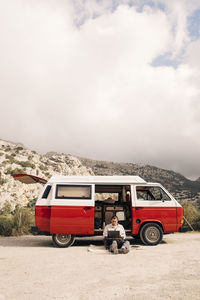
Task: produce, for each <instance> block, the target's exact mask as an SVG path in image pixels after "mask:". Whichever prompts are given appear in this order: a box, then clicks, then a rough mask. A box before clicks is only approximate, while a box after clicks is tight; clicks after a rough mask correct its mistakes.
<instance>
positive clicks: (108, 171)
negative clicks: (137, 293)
mask: <svg viewBox="0 0 200 300" xmlns="http://www.w3.org/2000/svg"><path fill="white" fill-rule="evenodd" d="M15 173H26V174H31V175H36V176H38V177H41V178H45V179H49V178H50V177H51V176H52V175H54V174H63V175H139V176H141V177H142V178H143V179H145V180H146V181H149V182H160V183H161V184H162V185H163V186H164V187H166V188H167V189H168V190H169V191H170V192H171V193H172V194H173V195H174V197H175V198H176V199H177V200H179V201H180V202H181V201H183V200H189V201H191V202H192V203H193V204H195V206H196V207H200V180H196V181H191V180H189V179H187V178H185V177H184V176H183V175H181V174H179V173H176V172H174V171H170V170H164V169H160V168H157V167H154V166H149V165H139V164H132V163H114V162H108V161H98V160H92V159H87V158H81V157H75V156H72V155H69V154H60V153H56V152H48V153H47V154H45V155H40V154H38V153H37V152H36V151H33V150H30V149H28V148H26V147H25V146H24V145H23V144H21V143H12V142H8V141H3V140H0V208H1V207H3V205H4V203H5V202H6V201H8V202H9V203H11V205H12V206H13V207H14V206H15V205H16V204H18V203H19V204H21V205H26V204H27V203H28V202H29V201H32V200H33V199H35V198H37V197H38V195H39V193H40V191H41V188H42V187H41V185H40V184H31V185H26V184H23V183H20V182H18V181H16V180H14V179H13V178H12V176H11V174H15Z"/></svg>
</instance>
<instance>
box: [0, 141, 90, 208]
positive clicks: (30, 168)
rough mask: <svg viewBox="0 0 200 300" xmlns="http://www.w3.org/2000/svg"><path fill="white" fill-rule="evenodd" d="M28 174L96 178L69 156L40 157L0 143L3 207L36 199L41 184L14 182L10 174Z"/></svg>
mask: <svg viewBox="0 0 200 300" xmlns="http://www.w3.org/2000/svg"><path fill="white" fill-rule="evenodd" d="M16 173H26V174H31V175H36V176H38V177H41V178H45V179H48V178H50V177H51V176H52V175H55V174H63V175H94V173H93V172H92V170H91V169H90V168H87V167H85V166H84V165H83V164H82V163H81V161H80V160H79V159H78V158H76V157H74V156H72V155H66V154H57V153H55V152H49V153H47V154H46V155H40V154H38V153H37V152H36V151H32V150H29V149H27V148H26V147H25V146H24V145H22V144H19V143H12V142H7V141H3V140H0V208H2V207H3V205H4V203H5V202H9V203H10V204H11V205H12V207H15V205H16V204H21V205H26V204H27V203H28V202H29V201H32V200H33V199H35V198H37V197H38V195H39V193H40V191H41V188H42V186H41V184H39V183H38V184H30V185H27V184H23V183H21V182H18V181H16V180H14V179H13V178H12V176H11V174H16Z"/></svg>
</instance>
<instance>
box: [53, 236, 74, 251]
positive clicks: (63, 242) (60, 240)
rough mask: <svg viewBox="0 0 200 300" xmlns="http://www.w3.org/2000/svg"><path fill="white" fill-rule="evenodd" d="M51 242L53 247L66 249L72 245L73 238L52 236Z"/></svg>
mask: <svg viewBox="0 0 200 300" xmlns="http://www.w3.org/2000/svg"><path fill="white" fill-rule="evenodd" d="M52 240H53V244H54V246H55V247H59V248H66V247H69V246H72V245H73V243H74V241H75V236H74V235H71V234H53V235H52Z"/></svg>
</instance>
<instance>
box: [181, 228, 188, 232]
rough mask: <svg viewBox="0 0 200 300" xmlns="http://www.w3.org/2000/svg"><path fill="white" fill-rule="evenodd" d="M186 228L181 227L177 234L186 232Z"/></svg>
mask: <svg viewBox="0 0 200 300" xmlns="http://www.w3.org/2000/svg"><path fill="white" fill-rule="evenodd" d="M187 231H188V228H187V227H181V228H179V232H187Z"/></svg>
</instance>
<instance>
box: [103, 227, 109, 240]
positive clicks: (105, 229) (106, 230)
mask: <svg viewBox="0 0 200 300" xmlns="http://www.w3.org/2000/svg"><path fill="white" fill-rule="evenodd" d="M107 236H108V225H106V227H105V228H104V231H103V237H104V238H105V237H107Z"/></svg>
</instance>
